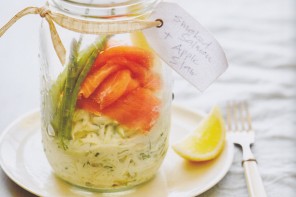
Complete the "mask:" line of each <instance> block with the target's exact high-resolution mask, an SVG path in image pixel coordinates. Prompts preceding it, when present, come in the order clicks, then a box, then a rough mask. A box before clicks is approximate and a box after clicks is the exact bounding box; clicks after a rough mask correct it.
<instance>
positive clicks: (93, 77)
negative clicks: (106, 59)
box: [78, 64, 120, 98]
mask: <svg viewBox="0 0 296 197" xmlns="http://www.w3.org/2000/svg"><path fill="white" fill-rule="evenodd" d="M119 69H120V65H117V64H106V65H104V66H103V67H102V68H100V69H98V70H92V71H91V72H89V73H88V74H87V76H86V78H85V79H84V81H83V82H82V84H81V87H80V90H79V93H78V98H81V97H84V98H88V97H89V96H90V95H91V94H92V93H93V92H94V91H95V89H96V88H97V87H98V86H99V85H100V84H101V83H102V82H103V81H104V80H105V79H106V78H107V77H108V76H109V75H111V74H113V73H115V72H116V71H118V70H119Z"/></svg>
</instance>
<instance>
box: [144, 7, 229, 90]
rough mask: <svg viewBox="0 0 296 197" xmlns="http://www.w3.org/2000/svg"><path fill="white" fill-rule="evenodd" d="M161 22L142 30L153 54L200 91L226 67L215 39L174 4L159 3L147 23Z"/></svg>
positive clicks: (223, 55)
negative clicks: (153, 51) (158, 24)
mask: <svg viewBox="0 0 296 197" xmlns="http://www.w3.org/2000/svg"><path fill="white" fill-rule="evenodd" d="M156 19H161V20H162V21H163V25H162V27H160V28H150V29H146V30H144V31H143V32H144V34H145V36H146V38H147V40H148V42H149V44H150V45H151V47H152V48H153V49H154V50H155V51H156V53H157V54H158V55H159V56H160V57H161V58H162V59H163V60H164V61H165V62H166V63H167V64H168V65H169V66H171V67H172V68H173V69H174V70H175V71H176V72H177V73H179V74H180V75H181V76H183V77H184V78H185V79H186V80H187V81H189V82H190V83H191V84H193V85H194V86H195V87H196V88H197V89H199V90H200V91H204V90H205V89H206V88H207V87H208V86H209V85H210V84H211V83H212V82H213V81H214V80H215V79H216V78H217V77H219V76H220V75H221V74H222V73H223V72H224V71H225V70H226V69H227V67H228V63H227V59H226V57H225V54H224V51H223V49H222V48H221V46H220V45H219V43H218V42H217V41H216V40H215V38H214V37H213V36H212V35H211V34H210V33H209V32H208V31H207V30H206V29H205V28H204V27H203V26H202V25H201V24H199V23H198V22H197V21H196V20H195V19H194V18H193V17H192V16H190V15H189V14H188V13H187V12H186V11H185V10H184V9H182V8H181V7H180V6H178V5H177V4H175V3H160V4H159V5H158V6H157V7H156V9H155V11H154V12H153V13H152V15H151V17H150V20H156Z"/></svg>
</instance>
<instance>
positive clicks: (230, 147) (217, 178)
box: [0, 104, 234, 197]
mask: <svg viewBox="0 0 296 197" xmlns="http://www.w3.org/2000/svg"><path fill="white" fill-rule="evenodd" d="M173 108H175V109H178V110H182V111H184V112H186V113H192V114H195V115H199V116H201V117H204V116H205V113H204V112H202V111H200V110H195V109H189V108H188V107H186V106H183V105H180V104H173V105H172V111H173V110H174V109H173ZM35 113H40V108H35V109H32V110H29V111H28V112H26V113H24V114H22V115H20V116H19V117H18V118H16V119H15V120H13V121H12V122H11V123H10V124H9V125H8V126H7V127H5V129H4V130H3V131H2V132H1V134H0V149H1V147H2V146H1V144H2V143H1V142H2V141H3V139H4V138H5V136H6V135H7V133H9V131H10V130H11V128H12V127H13V126H15V125H16V124H18V123H19V122H20V121H22V120H23V119H24V118H26V117H28V116H30V115H33V114H35ZM224 147H227V151H228V153H227V155H229V156H228V157H230V158H229V159H228V160H226V161H228V163H227V165H226V164H225V165H226V166H225V167H224V168H223V171H222V172H220V173H219V174H217V176H215V178H213V179H212V180H211V181H209V182H207V184H205V186H203V187H202V188H195V189H191V190H189V191H187V192H186V196H196V195H200V194H202V193H204V192H206V191H207V190H209V189H211V188H212V187H214V186H215V185H216V184H217V183H218V182H219V181H221V180H222V179H223V177H225V175H226V174H227V173H228V172H229V169H230V167H231V165H232V162H233V157H234V145H233V144H232V143H231V142H229V140H228V139H227V137H226V138H225V144H224ZM2 158H3V156H1V155H0V167H1V169H2V170H3V172H4V173H5V175H6V176H8V177H9V179H10V180H12V181H13V182H14V183H15V184H17V185H18V186H19V187H21V188H23V189H24V190H26V191H28V192H30V193H32V194H34V195H37V196H40V195H43V194H39V193H37V192H38V191H37V192H36V191H34V190H33V189H32V188H30V187H26V185H24V184H22V183H21V181H19V180H17V178H15V176H14V175H13V174H11V173H10V170H9V169H7V165H6V164H4V163H5V162H3V159H2ZM161 168H162V167H160V169H161ZM169 196H170V194H169V193H168V197H169Z"/></svg>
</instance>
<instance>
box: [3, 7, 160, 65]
mask: <svg viewBox="0 0 296 197" xmlns="http://www.w3.org/2000/svg"><path fill="white" fill-rule="evenodd" d="M29 14H39V15H40V16H41V17H42V18H45V19H46V21H47V22H48V25H49V29H50V34H51V40H52V43H53V46H54V49H55V51H56V54H57V56H58V57H59V60H60V61H61V63H62V65H64V64H65V57H66V49H65V47H64V45H63V44H62V41H61V38H60V36H59V34H58V32H57V30H56V27H55V25H54V23H53V22H55V23H57V24H58V25H60V26H61V27H63V28H66V29H68V30H71V31H75V32H78V33H83V34H120V33H129V32H133V31H139V30H143V29H147V28H151V27H161V26H162V24H163V22H162V20H160V19H157V20H155V21H144V20H127V21H108V22H98V21H87V20H81V19H76V18H72V17H69V16H65V15H63V14H59V13H54V12H51V11H50V10H49V9H48V7H46V6H45V7H40V8H38V7H27V8H25V9H23V10H22V11H20V12H18V13H17V14H16V15H15V16H14V17H13V18H12V19H11V20H10V21H8V22H7V23H6V24H5V25H4V26H3V27H2V28H1V29H0V37H1V36H2V35H3V34H4V33H5V32H6V31H7V30H8V29H9V28H10V27H11V26H12V25H13V24H14V23H15V22H17V21H18V20H19V19H20V18H22V17H23V16H26V15H29Z"/></svg>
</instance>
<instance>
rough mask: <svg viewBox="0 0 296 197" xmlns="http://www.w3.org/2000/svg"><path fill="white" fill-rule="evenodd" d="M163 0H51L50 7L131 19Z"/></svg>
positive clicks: (101, 16) (143, 13) (88, 14)
mask: <svg viewBox="0 0 296 197" xmlns="http://www.w3.org/2000/svg"><path fill="white" fill-rule="evenodd" d="M160 1H161V0H49V1H48V3H49V6H50V8H53V9H56V10H58V11H61V12H64V13H66V14H69V15H75V16H77V17H91V18H101V19H120V20H124V19H131V18H138V17H141V16H143V15H147V14H150V13H151V12H152V11H153V9H154V8H155V6H156V5H157V4H158V3H159V2H160Z"/></svg>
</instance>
